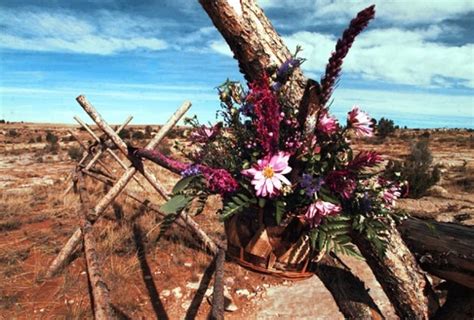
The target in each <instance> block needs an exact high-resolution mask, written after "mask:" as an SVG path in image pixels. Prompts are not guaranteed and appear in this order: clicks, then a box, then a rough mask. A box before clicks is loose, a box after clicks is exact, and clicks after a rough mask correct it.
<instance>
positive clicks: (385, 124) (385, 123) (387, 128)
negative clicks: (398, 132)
mask: <svg viewBox="0 0 474 320" xmlns="http://www.w3.org/2000/svg"><path fill="white" fill-rule="evenodd" d="M376 128H377V133H378V135H379V136H380V137H381V138H386V137H388V136H389V135H391V134H392V133H394V132H395V129H396V127H395V124H394V122H393V120H390V119H385V118H381V119H380V120H379V122H378V123H377V127H376Z"/></svg>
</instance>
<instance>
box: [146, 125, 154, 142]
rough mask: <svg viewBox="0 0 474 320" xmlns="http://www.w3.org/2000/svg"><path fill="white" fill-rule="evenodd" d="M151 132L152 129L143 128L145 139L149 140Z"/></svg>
mask: <svg viewBox="0 0 474 320" xmlns="http://www.w3.org/2000/svg"><path fill="white" fill-rule="evenodd" d="M152 132H153V128H152V127H150V126H146V127H145V138H146V139H150V138H151V133H152Z"/></svg>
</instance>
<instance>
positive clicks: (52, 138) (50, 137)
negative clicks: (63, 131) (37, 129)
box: [46, 131, 58, 144]
mask: <svg viewBox="0 0 474 320" xmlns="http://www.w3.org/2000/svg"><path fill="white" fill-rule="evenodd" d="M46 141H47V142H49V143H50V144H56V143H57V142H58V137H57V136H56V135H55V134H53V133H52V132H51V131H47V132H46Z"/></svg>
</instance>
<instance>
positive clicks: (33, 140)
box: [28, 138, 36, 143]
mask: <svg viewBox="0 0 474 320" xmlns="http://www.w3.org/2000/svg"><path fill="white" fill-rule="evenodd" d="M35 142H36V141H35V138H30V140H28V143H35Z"/></svg>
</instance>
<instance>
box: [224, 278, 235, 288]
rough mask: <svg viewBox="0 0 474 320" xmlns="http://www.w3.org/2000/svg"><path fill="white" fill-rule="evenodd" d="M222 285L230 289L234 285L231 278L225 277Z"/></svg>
mask: <svg viewBox="0 0 474 320" xmlns="http://www.w3.org/2000/svg"><path fill="white" fill-rule="evenodd" d="M224 283H225V284H226V285H228V286H229V287H232V286H233V285H234V284H235V280H234V278H233V277H227V278H225V279H224Z"/></svg>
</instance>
